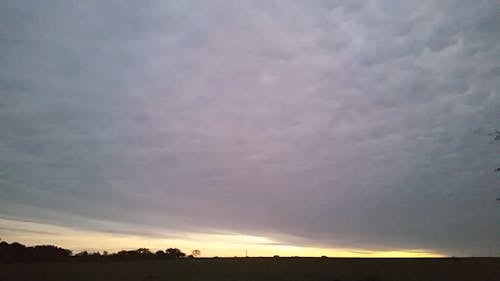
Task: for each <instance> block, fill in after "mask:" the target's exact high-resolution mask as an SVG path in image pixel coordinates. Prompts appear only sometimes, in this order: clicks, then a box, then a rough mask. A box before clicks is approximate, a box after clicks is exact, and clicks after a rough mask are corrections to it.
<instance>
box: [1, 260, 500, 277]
mask: <svg viewBox="0 0 500 281" xmlns="http://www.w3.org/2000/svg"><path fill="white" fill-rule="evenodd" d="M16 280H23V281H36V280H47V281H72V280H73V281H79V280H106V281H114V280H116V281H127V280H134V281H142V280H149V281H154V280H165V281H166V280H170V281H172V280H200V281H203V280H206V281H212V280H213V281H215V280H217V281H247V280H248V281H251V280H252V281H259V280H260V281H267V280H284V281H287V280H288V281H294V280H296V281H316V280H317V281H334V280H338V281H358V280H363V281H376V280H378V281H391V280H398V281H412V280H415V281H433V280H443V281H446V280H449V281H461V280H467V281H500V258H423V259H406V258H405V259H353V258H211V259H209V258H197V259H178V260H150V261H126V262H117V261H67V262H51V263H17V264H0V281H16Z"/></svg>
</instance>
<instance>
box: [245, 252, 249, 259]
mask: <svg viewBox="0 0 500 281" xmlns="http://www.w3.org/2000/svg"><path fill="white" fill-rule="evenodd" d="M245 258H248V250H245Z"/></svg>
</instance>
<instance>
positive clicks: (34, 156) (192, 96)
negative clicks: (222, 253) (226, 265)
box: [0, 1, 500, 255]
mask: <svg viewBox="0 0 500 281" xmlns="http://www.w3.org/2000/svg"><path fill="white" fill-rule="evenodd" d="M44 4H45V5H42V4H38V3H36V2H33V1H4V2H3V3H2V4H0V5H1V6H0V7H1V11H2V12H1V14H0V15H1V16H0V26H2V28H1V29H0V36H1V38H2V42H4V44H2V46H0V60H1V61H2V67H0V87H1V88H0V91H1V97H2V98H1V100H0V127H1V128H2V134H1V135H0V189H1V195H0V202H1V204H0V213H1V214H4V215H9V216H17V217H24V218H31V219H36V220H39V221H44V222H51V223H57V224H61V225H66V226H77V227H80V228H84V229H89V230H106V229H103V228H102V227H100V226H99V223H96V220H100V221H113V222H120V223H122V224H123V225H132V226H140V227H138V228H137V229H143V230H144V234H145V235H147V233H148V229H153V228H154V229H155V230H154V231H156V230H158V229H162V230H164V231H167V232H172V231H179V232H193V231H199V232H210V231H214V232H218V231H236V232H239V233H248V234H249V235H257V236H259V235H265V236H266V237H273V238H276V239H280V240H283V241H285V242H286V243H290V242H293V243H296V244H298V245H312V246H325V247H326V246H328V247H356V248H372V249H408V248H415V249H432V250H436V251H440V252H445V253H449V254H466V255H495V254H498V251H499V249H500V248H499V247H500V245H499V244H498V242H497V239H496V237H498V236H499V234H500V228H499V227H498V225H495V224H494V222H496V221H498V219H499V215H498V210H497V209H498V206H497V205H498V204H497V203H496V202H495V200H494V198H496V196H498V192H499V190H498V187H497V185H495V184H494V183H495V181H496V176H497V175H495V174H494V173H493V172H492V170H493V168H494V167H496V166H495V165H496V164H497V163H495V149H496V148H495V145H496V144H494V143H493V142H492V140H491V138H490V137H488V132H490V131H491V130H492V129H493V128H495V125H496V124H497V123H498V114H497V113H498V106H499V103H498V100H499V98H498V96H499V94H498V89H499V88H500V87H499V86H500V85H499V82H498V81H500V79H498V78H499V77H498V76H499V74H500V73H499V72H498V64H499V60H498V57H500V56H499V55H500V44H498V43H497V42H496V40H495V35H496V34H497V33H498V26H499V24H500V23H498V20H497V17H496V15H495V14H494V12H493V11H494V8H493V7H494V4H493V2H491V1H482V2H480V3H473V4H472V3H468V2H467V1H448V2H440V3H436V2H435V1H423V2H419V3H418V4H416V3H394V2H393V1H368V2H366V1H333V2H329V3H326V2H324V1H313V2H311V1H291V2H289V1H286V2H285V1H265V2H264V1H248V2H245V3H239V2H238V3H235V2H232V1H212V2H210V3H204V4H203V3H202V4H200V3H194V2H182V3H176V2H173V1H172V2H170V1H152V2H149V3H147V4H145V3H141V4H136V3H133V2H126V3H124V2H120V3H119V2H114V1H109V2H106V3H103V2H101V1H87V2H85V3H80V2H76V1H51V2H50V4H48V3H44ZM2 205H3V206H8V207H3V208H2V207H1V206H2ZM131 228H133V227H131ZM154 231H153V232H154Z"/></svg>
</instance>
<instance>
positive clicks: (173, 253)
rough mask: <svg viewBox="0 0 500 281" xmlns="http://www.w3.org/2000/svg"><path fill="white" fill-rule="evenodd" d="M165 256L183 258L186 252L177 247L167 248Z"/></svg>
mask: <svg viewBox="0 0 500 281" xmlns="http://www.w3.org/2000/svg"><path fill="white" fill-rule="evenodd" d="M165 256H166V257H168V258H183V257H185V256H186V254H184V253H183V252H181V250H179V249H177V248H168V249H166V250H165Z"/></svg>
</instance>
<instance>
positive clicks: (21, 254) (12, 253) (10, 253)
mask: <svg viewBox="0 0 500 281" xmlns="http://www.w3.org/2000/svg"><path fill="white" fill-rule="evenodd" d="M70 256H71V251H70V250H67V249H63V248H59V247H56V246H52V245H42V246H35V247H26V246H24V245H22V244H19V243H17V242H14V243H12V244H9V243H7V242H1V243H0V261H2V262H32V261H57V260H65V259H67V258H69V257H70Z"/></svg>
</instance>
